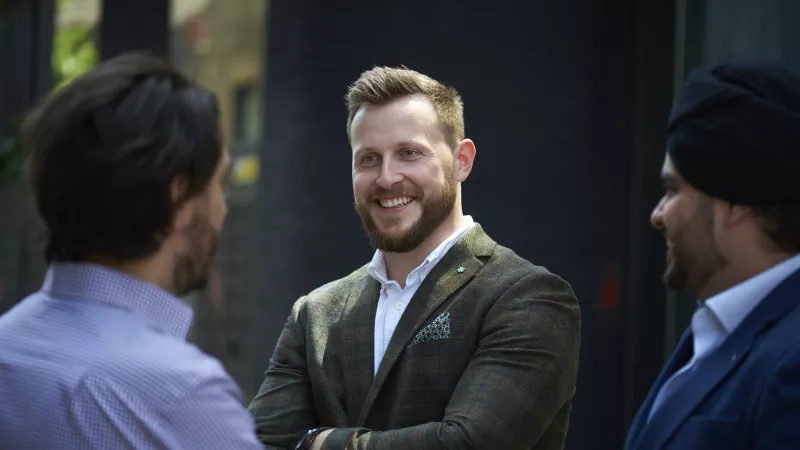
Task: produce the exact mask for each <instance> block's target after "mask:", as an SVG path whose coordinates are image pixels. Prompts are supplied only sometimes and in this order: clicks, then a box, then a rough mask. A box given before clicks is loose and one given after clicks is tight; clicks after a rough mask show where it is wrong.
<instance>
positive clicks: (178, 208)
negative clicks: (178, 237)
mask: <svg viewBox="0 0 800 450" xmlns="http://www.w3.org/2000/svg"><path fill="white" fill-rule="evenodd" d="M171 188H172V189H171V194H172V204H173V205H175V214H174V215H173V217H172V229H173V230H176V231H183V230H185V229H186V228H187V227H188V226H189V225H190V224H191V222H192V216H193V215H194V204H193V203H192V202H189V201H186V192H187V191H188V190H189V181H188V180H187V179H186V178H184V177H178V178H175V179H174V180H172V186H171Z"/></svg>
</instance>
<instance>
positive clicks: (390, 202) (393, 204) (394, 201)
mask: <svg viewBox="0 0 800 450" xmlns="http://www.w3.org/2000/svg"><path fill="white" fill-rule="evenodd" d="M414 200H415V199H414V197H393V198H381V199H378V200H375V203H377V204H378V206H380V207H381V208H383V209H393V208H401V207H403V206H406V205H408V204H409V203H411V202H413V201H414Z"/></svg>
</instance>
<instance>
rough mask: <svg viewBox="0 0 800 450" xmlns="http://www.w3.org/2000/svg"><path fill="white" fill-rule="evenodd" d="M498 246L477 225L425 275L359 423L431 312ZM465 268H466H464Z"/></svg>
mask: <svg viewBox="0 0 800 450" xmlns="http://www.w3.org/2000/svg"><path fill="white" fill-rule="evenodd" d="M496 245H497V244H496V243H495V242H494V241H492V240H491V238H489V236H487V235H486V233H484V232H483V229H482V228H481V227H480V225H477V224H476V225H475V226H474V227H473V229H472V230H470V231H469V232H468V233H467V234H466V235H464V237H462V238H461V240H460V241H459V242H458V243H457V244H456V245H454V246H453V248H451V249H450V251H448V252H447V254H446V255H445V256H444V257H443V258H442V260H441V261H439V262H438V263H437V264H436V267H434V268H433V270H432V271H431V272H430V273H429V274H428V276H427V277H425V280H424V281H423V282H422V284H421V285H420V287H419V289H417V292H416V293H415V294H414V296H413V297H412V299H411V301H410V302H409V304H408V307H407V308H406V310H405V312H403V316H402V317H401V318H400V322H399V323H398V324H397V328H396V329H395V331H394V334H392V338H391V339H390V340H389V345H388V346H387V348H386V353H385V354H384V355H383V359H382V360H381V365H380V367H379V368H378V372H377V373H376V375H375V379H374V380H373V382H372V385H371V386H370V389H369V392H368V393H367V397H366V400H365V401H364V406H363V407H362V408H361V414H360V415H359V417H358V422H357V425H356V426H364V424H365V423H366V421H367V417H368V416H369V412H370V409H372V405H373V404H374V403H375V399H376V398H377V397H378V393H380V390H381V388H382V387H383V383H384V382H385V381H386V377H387V376H388V375H389V372H390V371H391V370H392V367H394V364H395V362H397V359H398V357H399V356H400V354H401V353H402V352H403V349H405V347H406V345H408V343H409V341H411V339H412V338H413V337H414V335H415V334H416V333H417V332H418V331H419V330H420V328H421V327H422V325H423V324H424V323H425V321H426V320H428V318H430V316H431V314H433V312H434V311H435V310H436V309H437V308H438V307H439V306H441V304H442V303H443V302H444V301H445V300H447V299H448V298H450V296H452V295H453V294H454V293H455V292H456V291H458V290H459V289H460V288H461V287H462V286H464V285H465V284H466V283H467V282H468V281H469V280H471V279H472V277H473V276H474V275H475V274H476V273H477V272H478V271H479V270H480V269H481V267H483V262H481V261H480V259H478V257H483V256H488V255H490V254H491V252H492V251H493V250H494V247H495V246H496ZM462 268H463V270H461V269H462ZM373 316H374V314H373Z"/></svg>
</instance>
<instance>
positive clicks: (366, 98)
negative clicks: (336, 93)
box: [347, 66, 464, 149]
mask: <svg viewBox="0 0 800 450" xmlns="http://www.w3.org/2000/svg"><path fill="white" fill-rule="evenodd" d="M414 95H419V96H422V97H425V98H427V99H428V101H430V102H431V104H432V105H433V109H434V111H436V115H437V116H438V118H439V126H440V127H441V130H442V133H443V134H444V137H445V140H446V142H447V144H448V145H449V146H450V147H451V148H452V149H455V148H456V146H457V145H458V143H459V142H460V141H461V140H462V139H464V103H463V102H462V101H461V96H460V95H459V94H458V92H456V90H455V89H453V88H452V87H450V86H446V85H444V84H443V83H441V82H439V81H436V80H434V79H433V78H431V77H429V76H427V75H423V74H421V73H419V72H416V71H414V70H411V69H408V68H406V67H404V66H401V67H375V68H373V69H370V70H367V71H366V72H364V73H362V74H361V76H360V77H359V78H358V80H356V82H355V83H354V84H353V85H352V86H350V89H348V91H347V110H348V112H349V115H348V117H347V136H348V137H350V127H351V126H352V125H353V118H354V117H355V115H356V113H357V112H358V111H359V110H360V109H361V108H362V107H363V106H365V105H385V104H388V103H390V102H392V101H394V100H397V99H399V98H403V97H408V96H414Z"/></svg>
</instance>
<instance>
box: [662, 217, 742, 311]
mask: <svg viewBox="0 0 800 450" xmlns="http://www.w3.org/2000/svg"><path fill="white" fill-rule="evenodd" d="M713 229H714V217H713V214H712V211H711V205H710V204H709V205H704V204H701V205H698V208H697V211H696V212H695V213H694V215H693V217H692V219H691V220H690V221H689V222H687V223H684V224H682V225H679V226H677V227H675V229H674V230H673V231H672V232H670V230H666V232H665V234H666V235H667V238H668V239H669V241H670V242H671V243H672V248H671V251H672V258H671V260H670V261H669V262H668V265H667V268H666V270H665V271H664V276H663V279H664V284H666V285H667V286H668V287H669V288H671V289H674V290H676V291H680V292H685V293H687V294H689V295H691V296H694V297H697V296H698V295H699V294H700V293H701V292H702V291H703V290H704V289H705V288H706V287H707V286H708V285H709V282H710V280H711V278H712V277H713V276H714V275H715V274H717V273H718V272H719V271H720V270H722V269H723V268H724V267H725V266H726V265H727V264H728V261H727V260H726V259H725V257H723V256H722V254H721V252H720V250H719V247H718V246H717V245H716V243H715V242H714V237H713Z"/></svg>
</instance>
